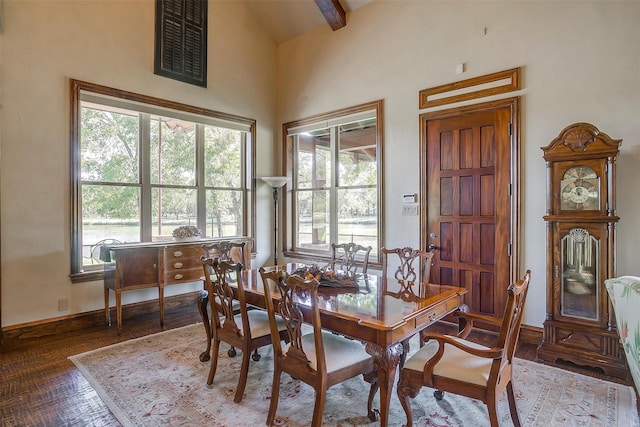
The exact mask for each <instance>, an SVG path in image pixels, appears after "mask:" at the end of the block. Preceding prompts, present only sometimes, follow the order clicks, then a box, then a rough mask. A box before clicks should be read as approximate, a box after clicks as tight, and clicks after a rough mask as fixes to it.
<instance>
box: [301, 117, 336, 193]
mask: <svg viewBox="0 0 640 427" xmlns="http://www.w3.org/2000/svg"><path fill="white" fill-rule="evenodd" d="M297 147H298V150H297V159H296V160H297V164H298V169H297V181H298V188H323V187H327V186H329V185H331V150H330V136H329V133H328V131H327V129H323V130H322V131H317V132H313V133H305V134H300V135H298V144H297Z"/></svg>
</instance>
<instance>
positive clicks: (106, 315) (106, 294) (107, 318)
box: [104, 286, 111, 326]
mask: <svg viewBox="0 0 640 427" xmlns="http://www.w3.org/2000/svg"><path fill="white" fill-rule="evenodd" d="M109 312H110V310H109V288H108V287H106V286H105V287H104V322H105V324H106V325H107V326H111V315H110V313H109Z"/></svg>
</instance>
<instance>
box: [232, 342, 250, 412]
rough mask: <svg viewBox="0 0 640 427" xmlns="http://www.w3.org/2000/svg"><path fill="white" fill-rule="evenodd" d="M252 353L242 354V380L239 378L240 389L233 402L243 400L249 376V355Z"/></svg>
mask: <svg viewBox="0 0 640 427" xmlns="http://www.w3.org/2000/svg"><path fill="white" fill-rule="evenodd" d="M250 353H251V352H249V351H243V352H242V365H240V378H238V388H237V389H236V396H235V397H234V398H233V401H234V402H236V403H238V402H240V401H241V400H242V395H243V394H244V388H245V386H246V385H247V375H248V374H249V355H250Z"/></svg>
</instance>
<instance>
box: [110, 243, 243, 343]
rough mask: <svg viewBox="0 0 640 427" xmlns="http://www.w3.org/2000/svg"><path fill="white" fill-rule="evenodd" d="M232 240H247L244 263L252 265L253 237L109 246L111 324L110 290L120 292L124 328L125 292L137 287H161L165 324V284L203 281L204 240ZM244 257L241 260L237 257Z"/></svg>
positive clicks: (119, 313) (118, 307) (119, 323)
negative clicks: (123, 297) (123, 296)
mask: <svg viewBox="0 0 640 427" xmlns="http://www.w3.org/2000/svg"><path fill="white" fill-rule="evenodd" d="M221 241H232V242H245V244H246V246H245V248H246V249H245V251H244V257H245V259H244V260H242V263H243V264H244V265H245V266H246V268H251V245H252V242H253V240H252V239H250V238H239V239H231V240H229V239H224V240H220V239H201V240H194V241H171V242H154V243H124V244H114V245H108V246H105V247H104V248H103V249H102V251H101V252H102V254H101V257H102V258H103V260H105V261H107V262H105V264H104V311H105V320H106V322H107V324H111V317H110V307H109V294H110V290H113V291H114V292H115V295H116V324H117V327H118V333H121V332H122V292H124V291H131V290H135V289H146V288H158V300H159V303H160V326H164V287H165V286H167V285H174V284H179V283H191V282H198V281H200V280H201V279H200V278H201V277H202V275H203V273H202V263H201V262H200V257H201V256H202V255H204V251H203V249H202V245H203V244H209V243H215V242H221ZM237 261H240V260H237Z"/></svg>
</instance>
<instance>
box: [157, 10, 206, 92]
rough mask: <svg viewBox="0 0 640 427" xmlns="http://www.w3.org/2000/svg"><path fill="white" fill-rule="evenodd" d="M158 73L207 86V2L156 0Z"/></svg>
mask: <svg viewBox="0 0 640 427" xmlns="http://www.w3.org/2000/svg"><path fill="white" fill-rule="evenodd" d="M154 73H155V74H157V75H159V76H164V77H169V78H171V79H175V80H180V81H183V82H185V83H191V84H194V85H197V86H202V87H207V0H156V45H155V69H154Z"/></svg>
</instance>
